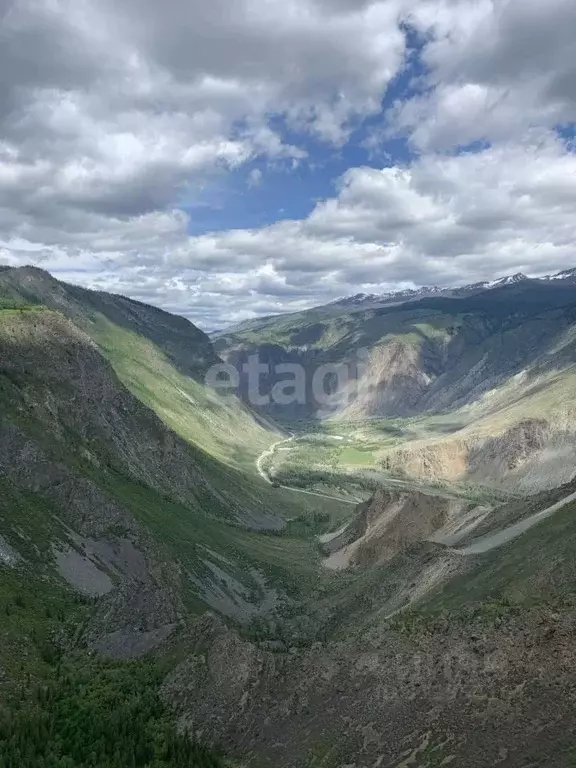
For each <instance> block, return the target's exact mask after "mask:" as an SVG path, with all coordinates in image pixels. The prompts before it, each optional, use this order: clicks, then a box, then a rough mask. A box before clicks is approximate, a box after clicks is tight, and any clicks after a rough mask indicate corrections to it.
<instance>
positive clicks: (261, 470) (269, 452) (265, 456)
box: [256, 432, 360, 506]
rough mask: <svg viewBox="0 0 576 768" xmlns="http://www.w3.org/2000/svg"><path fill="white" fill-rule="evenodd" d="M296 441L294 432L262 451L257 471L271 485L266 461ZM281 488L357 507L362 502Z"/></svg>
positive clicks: (299, 489)
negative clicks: (283, 447)
mask: <svg viewBox="0 0 576 768" xmlns="http://www.w3.org/2000/svg"><path fill="white" fill-rule="evenodd" d="M301 437H306V435H301ZM295 439H296V435H295V434H294V432H292V433H291V434H290V437H287V438H284V440H277V441H276V442H275V443H272V445H271V446H270V447H269V448H267V449H266V450H265V451H262V453H261V454H260V456H258V458H257V459H256V469H257V470H258V474H259V475H260V477H261V478H263V479H264V480H265V481H266V482H267V483H268V484H269V485H274V482H273V480H271V479H270V475H269V474H268V473H267V472H266V470H265V469H264V467H263V464H264V462H265V461H266V459H268V458H270V457H271V456H273V455H274V453H275V451H276V449H277V448H278V447H279V446H281V445H286V444H287V443H291V442H293V441H294V440H295ZM278 487H279V488H284V490H286V491H294V493H306V494H308V496H319V497H320V498H321V499H331V500H332V501H340V502H342V503H343V504H353V505H354V506H356V505H357V504H359V503H360V502H359V501H357V500H354V499H343V498H341V497H340V496H330V495H329V494H327V493H319V492H318V491H307V490H306V489H304V488H293V487H292V486H290V485H280V484H278Z"/></svg>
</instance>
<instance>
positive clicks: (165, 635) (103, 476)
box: [0, 269, 576, 768]
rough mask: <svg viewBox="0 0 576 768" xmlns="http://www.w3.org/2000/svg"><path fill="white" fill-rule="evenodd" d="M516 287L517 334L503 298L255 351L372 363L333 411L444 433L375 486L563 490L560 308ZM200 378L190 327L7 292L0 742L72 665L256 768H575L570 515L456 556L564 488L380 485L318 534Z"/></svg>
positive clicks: (20, 284) (102, 303)
mask: <svg viewBox="0 0 576 768" xmlns="http://www.w3.org/2000/svg"><path fill="white" fill-rule="evenodd" d="M505 288H506V287H505ZM508 289H510V290H513V291H518V290H520V291H521V293H520V294H514V295H516V296H520V300H519V302H518V303H517V305H516V308H515V309H514V310H512V309H511V307H510V306H509V299H510V295H511V294H509V293H506V294H505V295H504V294H503V295H502V297H501V299H497V301H496V303H494V299H493V298H492V299H490V302H491V304H490V306H489V307H487V305H486V298H485V297H482V296H480V298H474V303H472V304H468V305H466V309H465V311H464V312H463V313H461V312H456V311H455V309H454V306H453V305H452V304H451V305H450V306H449V307H448V309H447V307H446V305H445V304H443V303H442V304H441V306H440V309H439V308H438V306H437V305H436V304H435V303H433V304H431V305H428V306H427V307H426V306H425V307H422V306H420V307H418V308H417V309H415V308H414V307H411V308H408V309H406V310H403V312H406V313H407V314H402V315H401V316H400V315H398V314H396V310H395V309H393V308H392V309H391V310H390V312H389V311H388V310H386V311H385V312H384V314H382V315H379V314H373V313H370V314H369V315H367V316H366V315H362V316H360V317H352V318H351V319H350V318H344V319H342V320H341V321H340V320H339V321H338V322H334V323H332V324H331V325H330V327H329V328H328V329H325V327H324V325H323V324H322V323H319V322H318V320H316V321H315V322H314V323H313V324H311V326H306V327H304V328H303V327H299V328H292V329H291V330H290V332H289V335H290V337H291V339H292V341H291V345H286V346H283V342H282V343H279V342H280V341H281V338H280V335H281V334H279V333H278V332H277V331H275V332H274V334H276V336H274V334H272V336H271V338H272V339H273V343H272V342H270V339H269V342H270V345H269V347H268V349H269V350H270V355H271V356H275V355H276V354H278V355H279V356H280V357H282V356H292V359H294V360H299V359H302V360H305V362H306V365H311V366H314V365H316V364H317V363H318V361H320V360H323V361H329V359H330V358H332V359H333V360H347V359H349V358H350V340H351V339H352V338H355V339H356V340H357V341H361V340H363V343H365V345H366V346H367V348H369V349H370V356H369V358H368V361H369V365H368V371H367V372H366V373H365V376H366V380H365V382H364V383H365V391H364V392H363V394H362V396H361V397H358V398H357V402H356V403H355V402H354V401H353V402H352V404H351V405H350V406H346V407H350V408H352V409H353V408H354V407H357V408H359V411H358V413H359V414H363V413H364V410H363V409H364V408H366V409H368V408H372V409H373V410H374V411H375V412H378V413H379V412H381V411H382V409H384V410H385V409H387V408H388V409H389V411H388V412H389V413H390V414H393V413H397V412H398V409H405V411H404V412H405V413H412V410H413V409H415V410H416V411H419V409H423V410H424V411H425V412H424V413H423V414H420V413H418V414H417V415H418V418H421V419H424V420H426V419H430V418H431V419H432V421H431V422H426V423H425V424H424V426H423V427H422V428H423V429H424V428H426V429H428V430H430V432H433V430H435V432H434V433H433V434H429V433H426V432H425V433H424V437H421V438H415V439H413V440H412V441H411V443H410V444H408V445H406V444H405V445H393V446H392V447H391V448H389V449H387V450H386V452H384V451H383V452H382V455H381V456H380V461H381V463H382V465H383V466H384V465H386V466H387V468H388V471H394V472H396V473H398V472H400V471H404V472H406V473H409V474H420V475H422V476H425V477H429V478H432V479H438V478H441V477H445V476H447V472H448V470H449V473H452V474H451V475H450V476H451V477H452V475H453V476H455V477H462V478H465V479H470V478H473V479H476V480H477V481H479V482H486V481H487V480H490V481H491V482H503V483H505V484H508V486H511V485H514V487H516V488H517V489H518V488H520V489H524V490H525V491H534V490H535V489H536V487H540V486H542V485H543V477H544V476H545V478H546V480H547V484H548V486H549V487H553V486H558V485H559V484H560V483H561V482H562V481H563V479H568V477H569V476H570V477H571V474H572V473H573V467H574V461H573V454H572V453H571V451H572V445H573V426H572V425H573V423H575V422H576V419H575V418H574V416H576V414H574V411H573V409H574V406H573V393H574V387H573V379H572V378H571V376H572V372H571V366H572V364H573V349H574V339H575V338H576V336H574V335H573V316H572V315H573V307H572V304H571V302H572V298H571V296H572V294H570V293H568V292H566V286H564V287H563V288H561V289H560V290H559V292H558V291H557V289H555V288H553V289H551V291H550V293H549V294H548V295H547V296H546V297H543V296H542V295H541V294H539V295H538V296H536V294H533V293H530V291H532V288H530V291H529V293H528V294H527V293H526V289H525V286H524V287H523V286H520V288H518V286H516V285H512V286H509V287H508V288H506V290H508ZM499 290H504V289H499ZM497 294H498V290H494V291H491V292H490V295H491V296H492V297H494V296H497ZM467 300H468V299H467ZM426 301H430V300H429V299H427V300H426ZM435 301H436V299H434V302H435ZM440 301H442V302H444V301H446V299H440ZM451 301H452V300H451ZM550 302H552V304H553V306H551V304H550ZM458 306H459V307H461V306H464V305H458ZM312 326H313V327H312ZM285 332H287V330H286V328H284V330H283V331H282V333H285ZM326 334H328V335H326ZM323 340H324V341H323ZM327 340H328V341H329V343H328V341H327ZM269 342H267V343H269ZM250 343H252V342H250ZM254 343H256V342H254ZM324 343H325V346H322V345H323V344H324ZM246 352H247V349H246V348H244V347H242V345H240V347H238V349H237V354H239V355H245V354H246ZM217 359H218V358H217V357H216V353H215V352H214V350H213V349H212V347H211V346H210V342H209V340H208V339H207V338H206V337H205V336H204V335H203V334H201V333H200V332H199V331H197V330H196V329H195V328H194V327H193V326H191V325H190V324H189V323H187V322H186V321H181V320H180V319H177V318H172V317H171V316H170V315H167V314H166V313H162V312H160V311H157V310H153V309H152V308H149V307H146V306H145V305H140V304H138V303H136V302H132V301H130V300H128V299H124V298H122V297H114V296H109V295H105V294H94V293H91V292H86V291H83V290H81V289H76V288H73V287H70V286H66V285H64V284H62V283H60V282H58V281H54V280H53V279H52V278H50V276H47V275H46V274H45V273H43V272H40V271H38V270H29V269H24V270H10V269H6V270H0V610H1V611H2V618H3V621H2V623H1V626H0V732H1V733H3V731H2V730H1V729H2V728H5V723H8V724H9V726H10V724H11V723H13V720H11V719H10V718H11V716H12V715H11V712H12V711H14V712H23V713H24V719H27V721H30V722H34V723H35V722H36V720H34V719H33V717H31V716H32V715H34V714H35V713H36V712H37V710H38V709H39V708H40V709H41V708H42V707H45V706H50V705H51V704H50V698H51V694H50V695H48V694H47V693H45V692H46V691H48V690H52V687H51V686H52V685H56V686H57V685H61V684H62V680H63V679H64V680H68V682H69V681H70V680H71V679H75V678H73V677H70V675H71V673H70V669H71V667H73V668H75V669H78V668H83V667H84V666H87V665H90V669H92V668H94V669H95V670H96V671H98V669H100V670H102V669H103V670H105V671H106V674H112V675H113V676H115V677H116V678H120V679H122V675H128V676H129V675H131V674H132V671H133V670H134V671H135V672H136V671H138V670H140V671H141V670H142V669H144V668H150V669H153V670H154V676H153V679H154V680H161V681H162V682H161V686H160V690H161V694H162V700H163V702H164V706H165V708H166V709H165V710H162V714H161V715H158V716H159V717H161V718H162V722H165V721H166V718H168V714H167V713H170V715H169V716H170V717H173V718H174V720H175V721H177V723H178V724H179V726H180V729H181V730H182V732H184V733H187V734H189V735H190V736H191V737H192V738H194V739H201V740H202V741H204V742H207V743H208V744H215V745H218V746H220V747H223V748H225V749H226V751H227V752H229V753H230V757H231V758H232V759H234V760H237V761H239V764H249V765H251V766H254V767H255V768H260V767H261V768H265V767H266V766H273V767H274V768H277V767H278V766H284V768H319V766H323V768H344V767H346V768H350V767H351V766H354V768H376V767H377V766H379V767H380V768H383V767H384V766H388V767H389V768H392V767H394V768H401V767H402V768H408V766H411V768H425V766H442V765H444V766H446V765H463V766H464V765H466V766H479V767H480V766H488V765H502V766H513V767H514V766H518V767H519V768H520V766H523V767H524V768H526V766H527V765H547V766H558V768H562V767H563V766H569V765H570V764H571V762H570V761H571V760H573V755H574V752H573V747H574V744H573V736H572V733H573V730H574V714H573V712H574V709H575V704H576V701H575V691H576V678H575V676H574V669H575V668H576V666H575V661H576V659H574V652H573V648H574V643H573V638H574V632H575V631H576V630H575V627H576V612H575V605H576V602H575V598H574V594H573V592H574V590H573V584H574V583H575V578H576V572H575V568H574V557H573V550H574V545H575V544H576V526H575V525H574V519H575V518H574V503H571V504H566V505H565V506H561V507H559V509H558V511H556V512H555V513H554V514H553V515H551V516H550V517H549V518H547V519H545V520H543V521H542V522H540V523H539V525H537V526H535V527H533V528H531V529H530V530H528V531H526V532H525V533H524V534H523V535H522V536H520V537H519V538H517V539H515V540H514V541H511V542H508V543H507V544H505V546H503V547H501V548H499V549H494V550H492V551H490V552H487V553H485V554H480V555H475V554H473V555H464V554H462V552H461V551H460V550H458V549H456V550H455V549H454V546H458V547H460V546H461V543H462V542H468V541H469V540H470V538H471V537H474V536H475V535H477V534H486V533H491V532H493V531H498V530H500V529H501V528H503V527H505V526H507V525H509V524H511V523H513V522H516V521H518V520H521V519H523V518H524V517H525V516H526V515H527V514H532V513H533V512H537V511H540V510H543V509H545V508H547V507H548V506H550V504H554V503H556V502H558V501H560V500H561V499H562V498H563V497H565V496H567V495H568V494H572V493H574V485H573V484H572V485H569V486H567V487H564V488H556V489H555V490H552V491H549V492H547V493H546V494H542V495H541V494H536V495H533V496H531V497H530V498H529V499H524V498H517V499H515V500H514V501H513V502H510V503H509V504H503V505H496V504H494V505H492V506H491V507H488V506H482V507H479V506H478V505H476V504H473V503H471V502H469V501H466V500H463V499H462V498H455V497H453V496H451V495H450V494H448V493H443V492H441V491H438V492H437V493H432V492H426V493H425V492H423V491H422V490H421V489H419V490H410V488H408V487H402V488H398V487H396V488H394V489H392V490H390V489H382V490H379V491H377V492H376V493H375V494H374V496H373V497H372V498H370V499H369V500H368V501H367V502H365V503H363V504H361V505H360V506H359V507H358V508H356V509H354V511H353V512H352V514H350V509H353V508H352V507H351V506H350V505H341V507H343V509H340V510H339V512H338V515H334V514H333V513H334V508H338V502H336V501H334V500H327V499H324V498H322V497H320V496H311V495H306V494H300V493H292V492H291V491H288V490H285V489H282V488H274V487H272V486H271V485H269V484H267V483H265V482H264V481H263V480H262V479H261V478H259V477H258V475H257V473H256V470H255V466H254V456H255V455H258V453H259V452H260V450H261V446H267V445H270V444H272V443H274V442H276V441H277V440H278V436H277V434H276V433H275V432H274V431H273V430H270V429H269V428H268V424H267V423H266V421H264V420H258V419H256V418H255V417H254V415H253V413H252V411H251V410H250V409H249V408H247V407H246V406H244V405H242V404H241V403H240V402H239V401H232V402H226V403H224V402H223V401H221V400H220V399H219V398H218V397H217V396H216V395H214V394H213V393H211V392H210V391H209V390H208V389H207V388H206V387H205V384H204V382H203V374H204V372H205V370H206V367H207V366H209V365H210V364H211V363H212V362H213V361H214V360H217ZM483 377H485V378H486V379H487V381H484V378H483ZM438 382H440V383H438ZM442 382H443V383H442ZM445 388H446V389H447V390H450V392H451V395H450V397H452V398H453V400H450V397H448V395H447V394H446V392H445ZM334 394H335V395H338V394H340V393H338V392H337V391H336V392H335V393H334ZM446 398H448V399H447V400H445V399H446ZM445 401H446V402H451V403H452V402H453V403H454V404H458V409H456V410H454V411H453V412H452V413H450V414H448V415H446V414H440V415H439V416H437V417H436V416H434V417H432V416H430V415H429V411H428V410H426V409H427V408H428V407H430V408H431V409H432V411H433V410H434V409H435V408H438V409H441V408H443V407H444V406H443V405H441V404H442V403H444V402H445ZM362 403H364V405H362ZM435 403H437V404H435ZM335 410H336V412H337V414H338V416H339V417H340V418H347V417H350V413H351V414H352V416H354V418H356V416H355V415H354V410H352V411H351V412H349V413H348V414H347V412H346V408H342V407H340V406H338V407H337V408H336V409H335ZM527 411H529V412H530V415H529V416H528V415H527ZM295 413H296V411H295ZM430 413H431V412H430ZM332 415H334V413H333V414H332ZM358 417H359V416H358ZM410 426H411V428H413V429H414V431H415V434H416V433H417V431H418V429H419V428H420V426H422V424H421V423H420V422H418V419H417V418H414V419H413V420H412V421H411V422H410ZM246 442H249V443H250V445H249V446H248V447H246V448H244V447H243V444H244V443H246ZM242 451H245V452H244V453H242ZM442 451H444V453H442ZM558 456H560V457H561V460H558ZM343 515H346V517H345V518H344V519H343V517H342V516H343ZM343 523H344V524H343ZM327 531H335V533H332V534H330V533H327ZM316 534H322V535H321V536H320V538H319V539H316V537H315V535H316ZM327 565H328V566H332V567H326V566H327ZM136 658H137V659H141V661H139V662H133V661H132V662H131V661H129V660H130V659H136ZM110 659H114V660H115V661H114V662H112V661H110ZM136 663H137V664H142V665H143V666H142V667H135V666H131V665H133V664H136ZM115 665H116V666H115ZM63 670H64V671H63ZM146 679H149V678H146ZM150 684H154V683H150ZM43 692H44V693H43ZM139 697H140V694H139ZM128 701H129V694H128ZM3 702H7V706H6V707H5V706H4V704H3ZM105 703H106V705H107V706H108V704H107V700H106V701H105ZM111 706H112V707H113V706H114V705H111ZM111 706H108V709H110V708H111ZM158 706H159V705H158ZM5 710H9V712H8V714H7V715H6V717H5V714H6V711H5ZM154 711H155V712H159V711H160V710H159V709H158V707H157V705H156V703H155V704H154ZM165 713H166V714H165ZM42 722H43V721H42ZM49 738H50V734H48V736H47V739H48V740H49ZM40 741H42V740H40ZM16 747H17V749H20V746H19V745H16ZM1 749H2V741H1V740H0V762H2V757H3V755H2V752H1ZM19 754H20V758H19V759H20V764H21V765H26V763H25V760H24V761H23V759H22V754H23V753H22V752H19ZM210 764H212V765H215V764H216V763H210Z"/></svg>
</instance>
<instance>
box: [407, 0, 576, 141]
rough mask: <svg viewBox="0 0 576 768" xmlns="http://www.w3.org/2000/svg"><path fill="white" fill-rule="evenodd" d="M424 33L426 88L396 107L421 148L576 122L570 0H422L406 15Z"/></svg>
mask: <svg viewBox="0 0 576 768" xmlns="http://www.w3.org/2000/svg"><path fill="white" fill-rule="evenodd" d="M408 19H409V23H410V24H412V25H413V26H414V27H415V28H416V29H417V30H418V31H419V32H420V33H421V34H423V35H424V36H425V38H426V44H425V45H424V49H423V53H422V59H423V63H424V64H425V66H426V67H427V71H428V76H427V81H426V82H427V86H428V89H427V90H426V92H425V93H424V94H423V95H421V96H419V97H417V98H415V99H412V100H410V101H408V102H405V103H404V104H398V105H397V107H396V110H395V115H394V116H393V118H394V123H395V127H396V128H398V129H401V130H404V131H405V132H407V133H408V134H409V135H410V137H411V140H412V142H413V143H414V144H415V146H417V147H419V148H420V149H423V150H430V149H442V150H447V149H451V148H452V147H453V146H454V145H457V144H468V143H470V142H473V141H477V140H488V141H495V140H496V141H498V140H510V139H513V138H515V137H517V136H518V134H522V133H523V132H524V131H525V130H526V129H527V128H541V129H544V130H548V129H551V128H553V127H555V126H557V125H563V124H568V123H573V122H574V121H576V57H575V56H574V29H576V4H575V3H574V2H573V1H572V0H549V2H546V3H543V2H541V0H507V1H506V2H504V1H503V0H478V2H475V3H470V2H469V1H468V0H423V2H420V3H418V4H415V5H414V7H413V8H412V9H411V10H410V11H409V13H408Z"/></svg>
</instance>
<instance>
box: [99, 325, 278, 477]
mask: <svg viewBox="0 0 576 768" xmlns="http://www.w3.org/2000/svg"><path fill="white" fill-rule="evenodd" d="M91 335H92V336H93V338H94V339H95V340H96V341H97V343H98V344H99V346H100V348H101V350H102V352H103V354H104V355H105V356H106V357H107V358H108V360H109V361H110V363H111V364H112V366H113V368H114V370H115V371H116V374H117V375H118V377H119V378H120V381H121V382H122V383H123V384H124V385H125V386H126V387H127V388H128V389H129V390H130V391H131V392H132V394H134V395H135V396H136V397H137V398H138V399H139V400H140V401H141V402H142V403H144V404H145V405H147V406H148V407H149V408H151V409H152V410H153V411H155V412H156V413H157V415H158V416H159V417H160V418H161V419H162V421H163V422H164V423H165V424H166V425H167V426H169V427H170V428H171V429H173V430H174V431H175V432H176V433H177V434H179V435H180V436H181V437H183V438H184V439H185V440H186V441H187V442H189V443H191V444H193V445H196V446H198V447H199V448H201V449H202V450H204V451H206V452H207V453H209V454H210V455H211V456H213V457H214V458H217V459H218V460H219V461H222V462H224V463H226V464H231V465H233V466H236V467H238V468H241V469H243V470H245V471H251V472H253V471H254V461H255V459H256V457H257V456H258V455H259V454H260V453H261V452H262V451H263V450H265V449H266V448H267V447H268V446H269V445H271V444H272V443H273V442H274V441H275V440H277V439H278V435H277V433H276V432H274V431H272V430H268V429H265V428H264V427H262V426H261V425H260V424H259V423H258V422H257V421H256V420H255V418H254V417H253V415H252V414H251V413H249V412H248V411H247V410H246V409H245V407H244V406H243V405H242V403H241V402H240V401H239V400H238V399H237V398H231V399H230V400H228V399H227V398H225V397H222V396H221V395H220V394H218V392H216V391H214V390H212V389H210V388H209V387H207V386H206V385H205V384H204V383H203V382H202V381H197V380H195V379H194V378H192V377H191V376H186V375H184V374H183V373H181V372H180V371H178V370H177V369H176V368H175V367H174V366H173V365H172V364H171V362H170V361H169V360H168V358H167V357H166V355H165V354H164V353H163V352H162V350H161V349H159V348H158V347H157V346H156V345H155V344H153V343H152V342H151V341H149V340H148V339H146V338H145V337H143V336H140V335H138V334H136V333H134V332H132V331H129V330H126V329H124V328H121V327H119V326H117V325H114V324H113V323H111V322H110V321H108V320H107V319H106V318H103V317H98V318H97V322H96V324H95V325H94V326H93V327H92V329H91Z"/></svg>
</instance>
